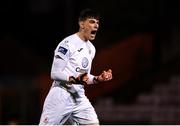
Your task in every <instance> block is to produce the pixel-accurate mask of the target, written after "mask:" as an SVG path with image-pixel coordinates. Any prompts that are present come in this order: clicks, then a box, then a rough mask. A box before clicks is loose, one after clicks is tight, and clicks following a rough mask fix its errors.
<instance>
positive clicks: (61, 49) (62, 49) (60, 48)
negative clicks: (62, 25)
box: [58, 46, 68, 55]
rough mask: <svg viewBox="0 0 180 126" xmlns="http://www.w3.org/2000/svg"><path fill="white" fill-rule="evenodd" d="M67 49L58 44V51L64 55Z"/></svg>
mask: <svg viewBox="0 0 180 126" xmlns="http://www.w3.org/2000/svg"><path fill="white" fill-rule="evenodd" d="M67 51H68V50H67V49H66V48H64V47H62V46H60V47H59V49H58V52H61V53H62V54H64V55H65V54H66V53H67Z"/></svg>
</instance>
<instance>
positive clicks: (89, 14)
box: [79, 8, 100, 21]
mask: <svg viewBox="0 0 180 126" xmlns="http://www.w3.org/2000/svg"><path fill="white" fill-rule="evenodd" d="M87 18H94V19H97V20H99V19H100V14H99V12H97V11H95V10H92V9H89V8H88V9H84V10H82V11H81V12H80V15H79V21H84V20H86V19H87Z"/></svg>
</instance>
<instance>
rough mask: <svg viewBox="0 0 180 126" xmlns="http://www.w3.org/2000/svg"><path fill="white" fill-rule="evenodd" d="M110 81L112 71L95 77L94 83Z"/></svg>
mask: <svg viewBox="0 0 180 126" xmlns="http://www.w3.org/2000/svg"><path fill="white" fill-rule="evenodd" d="M111 79H112V70H111V69H109V70H107V71H103V72H102V73H101V74H100V75H99V76H96V77H95V81H99V82H103V81H109V80H111Z"/></svg>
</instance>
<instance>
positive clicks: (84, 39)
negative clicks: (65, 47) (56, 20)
mask: <svg viewBox="0 0 180 126" xmlns="http://www.w3.org/2000/svg"><path fill="white" fill-rule="evenodd" d="M76 34H77V35H78V36H79V38H80V39H81V40H83V41H84V42H87V41H88V39H86V37H85V35H84V34H83V33H82V32H77V33H76Z"/></svg>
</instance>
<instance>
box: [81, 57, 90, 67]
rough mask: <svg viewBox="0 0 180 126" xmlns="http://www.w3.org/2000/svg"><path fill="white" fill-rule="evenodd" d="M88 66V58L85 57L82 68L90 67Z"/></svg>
mask: <svg viewBox="0 0 180 126" xmlns="http://www.w3.org/2000/svg"><path fill="white" fill-rule="evenodd" d="M88 64H89V61H88V59H87V58H86V57H84V58H83V59H82V67H83V68H86V67H87V66H88Z"/></svg>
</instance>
